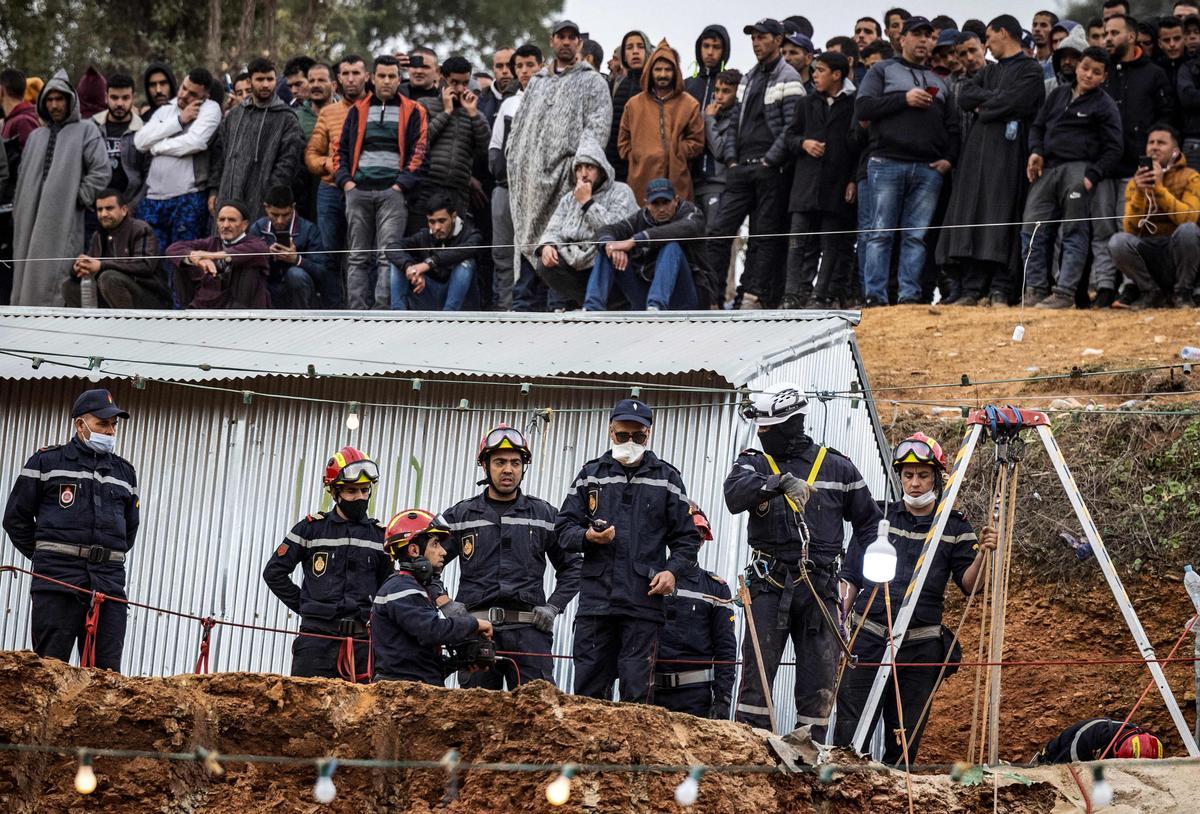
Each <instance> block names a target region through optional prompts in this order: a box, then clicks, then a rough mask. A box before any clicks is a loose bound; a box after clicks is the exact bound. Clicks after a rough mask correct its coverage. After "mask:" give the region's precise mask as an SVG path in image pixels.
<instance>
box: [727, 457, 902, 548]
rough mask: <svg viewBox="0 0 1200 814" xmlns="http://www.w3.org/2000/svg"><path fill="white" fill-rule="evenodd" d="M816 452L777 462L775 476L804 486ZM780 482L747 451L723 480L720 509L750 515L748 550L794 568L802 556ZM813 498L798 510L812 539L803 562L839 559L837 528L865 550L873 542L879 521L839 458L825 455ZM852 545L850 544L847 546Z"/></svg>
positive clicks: (852, 471) (849, 466) (866, 493)
mask: <svg viewBox="0 0 1200 814" xmlns="http://www.w3.org/2000/svg"><path fill="white" fill-rule="evenodd" d="M820 449H821V448H820V447H819V446H818V445H816V444H809V445H808V447H807V448H806V449H805V450H804V451H803V452H802V453H800V454H799V455H796V456H794V457H792V458H790V459H787V460H777V461H776V462H775V463H776V464H777V465H778V466H779V470H780V472H781V473H783V472H790V473H792V474H793V475H795V476H796V477H798V478H800V479H802V480H807V479H808V477H809V474H810V473H811V472H812V469H813V464H814V463H816V459H817V454H818V452H819V451H820ZM779 481H780V476H779V475H776V474H774V473H773V472H772V471H771V466H770V464H769V463H768V462H767V458H766V455H764V454H763V453H762V452H760V451H758V450H757V449H747V450H745V451H744V452H742V453H741V454H740V455H738V457H737V460H736V461H734V464H733V469H732V470H730V472H729V475H728V476H727V477H726V478H725V505H726V506H728V507H729V511H731V512H733V513H734V514H741V513H742V512H747V513H748V514H749V515H750V522H749V542H750V547H751V548H754V549H758V550H760V551H764V552H766V553H768V554H771V555H772V556H775V557H778V558H779V559H781V560H785V561H787V562H791V563H795V562H796V561H798V560H799V559H800V557H801V556H802V553H803V552H802V551H801V548H800V541H799V534H798V532H797V530H796V520H795V518H794V516H793V512H792V509H791V507H790V506H789V505H788V503H787V501H786V500H784V498H783V492H782V491H781V490H780V487H779ZM813 488H815V489H816V492H815V493H814V494H813V496H812V497H811V498H810V499H809V501H808V506H807V507H805V509H804V521H805V523H806V524H807V525H808V530H809V533H810V534H811V537H812V539H811V540H810V542H809V554H808V556H809V559H811V560H812V561H813V562H814V563H815V564H816V565H817V567H818V568H828V567H829V566H830V565H832V564H833V563H834V562H835V561H836V560H837V558H838V557H839V556H840V555H841V553H842V541H843V539H844V536H845V533H844V531H843V526H842V524H843V522H849V523H850V524H851V525H852V526H853V527H854V540H855V541H858V542H860V543H861V544H862V545H864V546H866V545H868V544H869V543H871V541H873V540H874V539H875V533H876V531H877V530H878V528H879V520H880V518H881V517H882V516H883V515H882V513H881V512H880V511H879V506H877V505H876V504H875V501H874V500H872V499H871V492H870V490H868V489H867V484H866V481H864V480H863V477H862V475H861V474H859V471H858V468H857V467H856V466H855V465H854V464H853V463H852V462H851V461H850V459H849V458H846V457H845V456H843V455H842V454H841V453H840V452H837V451H836V450H833V449H827V450H826V454H825V460H824V461H822V462H821V468H820V469H819V470H818V471H817V477H816V480H815V481H814V482H813ZM851 544H852V545H853V543H851Z"/></svg>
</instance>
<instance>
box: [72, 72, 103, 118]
mask: <svg viewBox="0 0 1200 814" xmlns="http://www.w3.org/2000/svg"><path fill="white" fill-rule="evenodd" d="M77 92H78V93H79V118H81V119H90V118H92V116H95V115H96V114H97V113H100V112H101V111H104V110H107V109H108V81H107V80H105V78H104V77H103V76H101V75H100V72H99V71H97V70H96V67H95V66H94V65H89V66H88V68H87V70H86V71H84V72H83V76H81V77H79V85H78V86H77Z"/></svg>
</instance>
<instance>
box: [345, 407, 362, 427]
mask: <svg viewBox="0 0 1200 814" xmlns="http://www.w3.org/2000/svg"><path fill="white" fill-rule="evenodd" d="M358 409H359V407H358V402H357V401H352V402H350V414H349V415H347V416H346V429H348V430H350V432H354V431H355V430H357V429H358V427H359V425H360V423H361V422H360V421H359V420H358Z"/></svg>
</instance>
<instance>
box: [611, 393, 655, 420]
mask: <svg viewBox="0 0 1200 814" xmlns="http://www.w3.org/2000/svg"><path fill="white" fill-rule="evenodd" d="M609 421H635V422H637V423H638V424H641V425H642V426H643V427H650V426H653V425H654V413H653V412H651V410H650V408H649V407H647V406H646V403H645V402H643V401H638V400H637V399H622V400H620V401H618V402H617V406H616V407H613V411H612V416H611V417H610V418H609Z"/></svg>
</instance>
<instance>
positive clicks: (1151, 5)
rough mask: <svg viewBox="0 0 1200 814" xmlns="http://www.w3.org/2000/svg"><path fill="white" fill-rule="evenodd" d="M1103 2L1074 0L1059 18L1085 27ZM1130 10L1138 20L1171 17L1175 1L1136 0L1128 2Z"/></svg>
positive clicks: (1096, 15) (1099, 0)
mask: <svg viewBox="0 0 1200 814" xmlns="http://www.w3.org/2000/svg"><path fill="white" fill-rule="evenodd" d="M1102 5H1103V0H1091V2H1087V1H1086V0H1084V1H1081V0H1075V1H1074V2H1069V3H1066V4H1065V6H1064V8H1065V11H1063V12H1060V13H1059V15H1058V16H1059V17H1062V18H1063V19H1064V20H1074V21H1075V22H1077V23H1079V24H1080V25H1087V22H1088V20H1090V19H1092V18H1093V17H1099V16H1100V11H1101V6H1102ZM1129 5H1130V8H1131V9H1132V10H1133V16H1134V17H1136V18H1138V20H1143V19H1144V20H1147V21H1149V20H1152V19H1154V18H1155V17H1169V16H1171V9H1172V8H1174V6H1175V0H1136V2H1130V4H1129Z"/></svg>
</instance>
